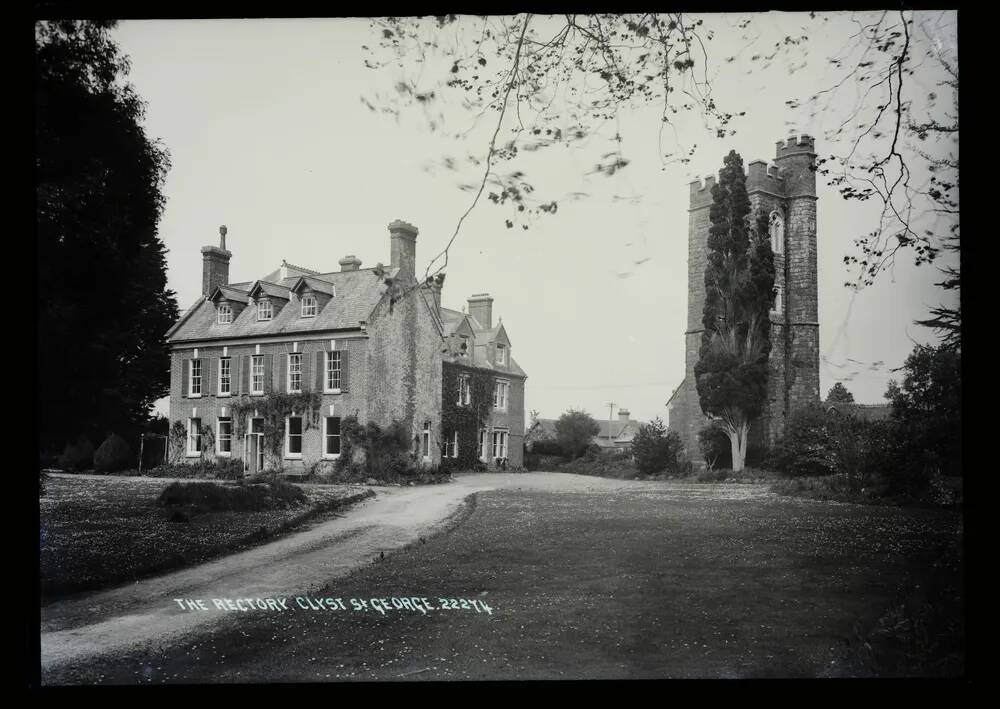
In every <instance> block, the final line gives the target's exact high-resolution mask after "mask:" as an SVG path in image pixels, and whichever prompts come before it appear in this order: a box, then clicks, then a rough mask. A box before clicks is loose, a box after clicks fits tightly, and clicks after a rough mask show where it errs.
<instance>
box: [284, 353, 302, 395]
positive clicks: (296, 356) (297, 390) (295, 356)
mask: <svg viewBox="0 0 1000 709" xmlns="http://www.w3.org/2000/svg"><path fill="white" fill-rule="evenodd" d="M292 362H296V363H297V366H296V367H295V369H296V371H294V372H293V371H292ZM287 369H288V373H287V374H286V376H285V378H286V382H285V388H286V390H287V391H288V393H289V394H301V393H302V353H301V352H289V353H288V367H287ZM293 374H298V376H299V385H298V386H297V387H295V386H292V375H293Z"/></svg>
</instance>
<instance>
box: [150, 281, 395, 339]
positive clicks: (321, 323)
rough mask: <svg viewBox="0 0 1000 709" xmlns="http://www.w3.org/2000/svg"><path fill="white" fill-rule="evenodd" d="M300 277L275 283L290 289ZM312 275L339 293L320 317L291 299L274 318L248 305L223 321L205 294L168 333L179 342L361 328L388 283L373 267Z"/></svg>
mask: <svg viewBox="0 0 1000 709" xmlns="http://www.w3.org/2000/svg"><path fill="white" fill-rule="evenodd" d="M298 278H299V276H298V274H297V275H295V276H293V277H289V278H286V279H283V280H280V281H278V282H277V283H275V284H274V285H276V286H278V287H280V288H284V289H288V288H289V287H290V286H292V285H294V283H295V281H297V280H298ZM312 278H317V279H320V280H323V281H326V282H328V283H332V284H333V285H334V286H335V287H336V289H337V295H336V297H334V298H331V299H330V302H329V303H327V304H326V306H325V307H324V308H323V309H322V310H321V311H320V312H319V313H317V315H316V317H313V318H303V317H300V311H299V308H298V307H297V304H296V303H289V304H288V305H286V306H285V307H283V308H282V309H281V310H280V311H279V312H277V313H275V315H274V318H273V319H271V320H269V321H266V322H257V311H256V309H255V308H252V307H251V308H246V309H244V310H243V312H242V313H240V315H239V317H237V318H235V319H234V320H233V322H231V323H229V324H228V325H219V324H218V322H217V321H218V317H217V315H216V311H215V306H214V305H213V304H212V303H211V302H209V301H206V300H205V299H204V298H199V301H198V302H197V303H195V305H194V306H192V308H191V312H190V314H189V315H186V316H185V317H182V318H181V319H180V320H179V321H178V325H179V326H178V325H175V327H174V329H173V331H172V332H169V333H168V337H169V339H170V340H171V341H172V342H176V341H182V340H201V339H214V338H232V337H258V336H261V335H277V334H284V333H295V332H304V333H307V332H310V331H316V330H343V329H351V328H357V327H358V322H359V321H361V320H367V319H368V316H369V315H370V314H371V311H372V309H373V308H374V307H375V306H376V305H377V304H378V302H379V299H380V298H381V297H382V294H383V293H384V292H385V284H384V283H383V282H382V280H381V279H379V278H377V277H376V276H375V275H374V274H373V273H372V269H369V268H366V269H364V270H358V271H335V272H333V273H325V274H319V275H317V276H313V277H312ZM253 283H254V281H251V282H247V283H240V284H232V285H230V286H229V288H236V289H237V290H245V289H247V288H248V287H249V286H251V285H252V284H253ZM239 286H242V288H240V287H239Z"/></svg>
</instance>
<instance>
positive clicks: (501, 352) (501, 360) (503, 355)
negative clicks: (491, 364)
mask: <svg viewBox="0 0 1000 709" xmlns="http://www.w3.org/2000/svg"><path fill="white" fill-rule="evenodd" d="M497 364H499V365H500V366H501V367H506V366H507V348H506V347H505V346H504V345H500V344H498V345H497Z"/></svg>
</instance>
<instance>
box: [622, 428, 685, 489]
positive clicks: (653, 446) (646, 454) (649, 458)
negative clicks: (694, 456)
mask: <svg viewBox="0 0 1000 709" xmlns="http://www.w3.org/2000/svg"><path fill="white" fill-rule="evenodd" d="M681 445H682V444H681V438H680V434H678V433H677V432H676V431H667V427H666V426H664V425H663V421H662V420H661V419H660V417H659V416H657V417H656V418H655V419H653V420H652V421H650V422H649V423H644V424H643V425H642V426H640V427H639V430H638V431H637V432H636V434H635V437H634V438H633V439H632V456H633V457H634V458H635V464H636V467H637V468H638V469H639V472H640V473H642V474H643V475H652V474H654V473H659V472H661V471H663V470H668V469H669V470H673V469H675V468H676V467H677V459H678V454H679V453H680V450H681Z"/></svg>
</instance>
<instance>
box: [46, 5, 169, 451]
mask: <svg viewBox="0 0 1000 709" xmlns="http://www.w3.org/2000/svg"><path fill="white" fill-rule="evenodd" d="M114 24H115V23H114V22H109V21H94V22H90V21H72V20H60V21H43V22H38V23H36V25H35V62H34V67H35V82H34V86H35V96H34V105H35V158H36V159H35V175H36V182H37V185H36V201H37V202H36V204H37V207H36V209H37V211H36V218H37V239H38V259H37V263H38V292H39V294H40V296H39V298H38V342H39V348H38V353H39V360H38V364H39V371H40V372H50V373H51V372H58V373H59V374H58V376H43V377H40V378H39V380H38V387H39V392H38V396H39V398H38V401H39V406H38V412H39V413H38V431H39V433H40V438H41V442H42V445H43V446H44V447H52V446H54V445H58V443H59V442H61V441H63V440H65V439H66V437H67V436H69V435H77V434H79V433H85V434H87V435H89V437H91V438H93V439H95V440H98V437H99V436H101V435H103V433H104V432H105V431H108V430H113V431H119V432H121V433H123V434H125V435H126V436H127V438H128V439H129V440H132V439H133V437H134V436H136V435H138V433H139V430H140V428H141V423H142V421H144V420H145V419H146V418H147V417H148V415H149V411H150V409H151V407H152V405H153V402H155V401H156V400H157V399H159V398H161V397H163V396H165V395H166V394H167V393H168V386H169V369H170V366H169V355H168V352H167V349H166V345H165V333H166V332H167V330H168V329H169V328H170V326H171V325H172V324H173V323H174V321H175V320H176V319H177V317H178V309H177V303H176V300H175V298H174V294H173V292H172V291H170V290H168V289H167V287H166V285H167V282H166V260H165V253H166V251H165V249H164V246H163V243H162V242H161V240H160V239H159V237H158V236H157V224H158V222H159V219H160V215H161V212H162V209H163V204H164V201H163V196H162V192H161V191H162V187H163V180H164V178H165V175H166V172H167V169H168V167H169V161H168V157H167V152H166V150H165V149H164V148H163V147H162V146H160V145H158V144H157V143H155V142H154V141H151V140H150V139H149V138H148V137H147V136H146V134H145V132H144V130H143V128H142V117H143V104H142V102H141V101H140V99H139V98H138V96H136V94H135V92H134V91H133V89H132V87H131V86H130V85H128V84H126V83H125V77H126V74H127V71H128V62H127V60H126V59H125V57H123V56H122V55H121V54H120V53H119V51H118V48H117V47H116V46H115V45H114V43H113V42H112V41H111V39H110V37H109V31H110V30H111V28H112V27H113V26H114ZM97 274H106V275H109V276H110V277H98V275H97ZM67 382H70V383H71V385H69V386H68V385H67ZM52 411H59V412H60V415H59V416H52V415H50V412H52Z"/></svg>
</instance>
